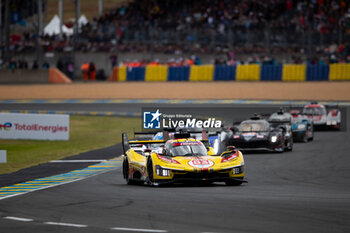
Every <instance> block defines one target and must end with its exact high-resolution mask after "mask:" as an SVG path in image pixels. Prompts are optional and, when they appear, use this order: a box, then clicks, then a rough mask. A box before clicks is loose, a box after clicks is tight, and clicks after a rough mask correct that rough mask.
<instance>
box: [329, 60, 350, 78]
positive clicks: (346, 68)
mask: <svg viewBox="0 0 350 233" xmlns="http://www.w3.org/2000/svg"><path fill="white" fill-rule="evenodd" d="M329 80H332V81H333V80H350V64H331V65H330V67H329Z"/></svg>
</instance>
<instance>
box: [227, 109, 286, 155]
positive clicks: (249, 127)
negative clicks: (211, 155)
mask: <svg viewBox="0 0 350 233" xmlns="http://www.w3.org/2000/svg"><path fill="white" fill-rule="evenodd" d="M231 130H232V133H231V134H227V137H226V139H225V141H224V142H225V144H226V146H235V147H236V148H237V149H239V150H242V151H249V150H256V151H262V150H267V151H276V152H283V151H285V149H286V130H285V129H284V128H283V127H279V126H277V127H273V126H272V125H271V124H270V123H269V122H268V121H267V120H264V119H262V118H261V117H258V116H254V117H252V118H250V119H249V120H245V121H242V122H241V123H240V124H239V125H238V126H236V127H233V128H231Z"/></svg>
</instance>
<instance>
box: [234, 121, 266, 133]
mask: <svg viewBox="0 0 350 233" xmlns="http://www.w3.org/2000/svg"><path fill="white" fill-rule="evenodd" d="M268 130H269V124H268V123H266V122H243V123H241V124H240V125H239V131H241V132H264V131H268Z"/></svg>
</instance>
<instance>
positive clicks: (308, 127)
mask: <svg viewBox="0 0 350 233" xmlns="http://www.w3.org/2000/svg"><path fill="white" fill-rule="evenodd" d="M290 114H291V115H292V117H293V120H292V131H293V139H294V141H295V142H297V141H301V142H308V141H312V140H313V139H314V124H313V122H312V119H310V118H308V117H307V116H306V115H303V114H302V113H301V111H300V110H297V109H292V110H290Z"/></svg>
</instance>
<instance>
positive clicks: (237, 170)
mask: <svg viewBox="0 0 350 233" xmlns="http://www.w3.org/2000/svg"><path fill="white" fill-rule="evenodd" d="M243 172H244V165H243V166H239V167H235V168H233V169H232V173H233V174H234V175H236V174H241V173H243Z"/></svg>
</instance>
